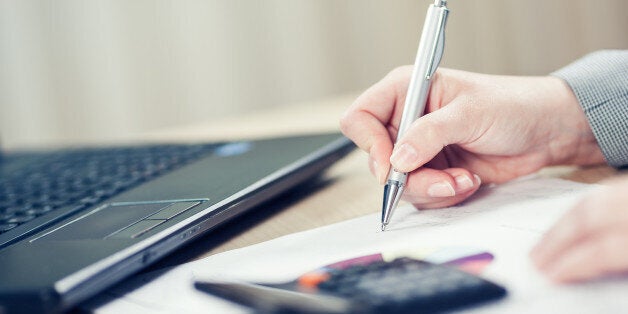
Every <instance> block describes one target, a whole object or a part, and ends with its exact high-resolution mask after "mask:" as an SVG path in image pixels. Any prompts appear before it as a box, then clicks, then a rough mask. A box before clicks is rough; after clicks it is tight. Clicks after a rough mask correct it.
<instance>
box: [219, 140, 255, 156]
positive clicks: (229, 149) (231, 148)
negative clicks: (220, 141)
mask: <svg viewBox="0 0 628 314" xmlns="http://www.w3.org/2000/svg"><path fill="white" fill-rule="evenodd" d="M252 147H253V144H252V143H251V142H234V143H228V144H225V145H222V146H220V147H218V148H217V149H216V151H215V154H216V156H220V157H229V156H235V155H241V154H244V153H246V152H248V151H249V150H251V148H252Z"/></svg>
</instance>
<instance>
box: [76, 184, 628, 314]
mask: <svg viewBox="0 0 628 314" xmlns="http://www.w3.org/2000/svg"><path fill="white" fill-rule="evenodd" d="M591 188H592V186H590V185H585V184H579V183H574V182H570V181H564V180H559V179H528V180H522V181H514V182H510V183H508V184H504V185H500V186H495V187H486V188H483V189H482V190H481V191H479V192H478V193H477V194H478V195H477V196H475V197H473V199H471V200H469V201H467V202H465V203H464V204H462V205H459V206H455V207H451V208H447V209H438V210H424V211H417V210H416V209H414V208H412V207H411V206H402V207H399V208H398V209H397V211H396V213H395V215H394V217H393V220H392V221H391V223H390V224H389V226H388V229H387V231H386V232H381V231H379V227H380V225H379V218H380V217H379V215H378V214H373V215H368V216H364V217H361V218H356V219H352V220H349V221H345V222H341V223H337V224H333V225H329V226H326V227H322V228H317V229H313V230H309V231H305V232H300V233H296V234H292V235H288V236H284V237H281V238H278V239H274V240H271V241H268V242H264V243H260V244H257V245H253V246H250V247H246V248H242V249H238V250H233V251H229V252H225V253H222V254H217V255H214V256H211V257H208V258H205V259H202V260H198V261H195V262H191V263H188V264H184V265H181V266H179V267H176V268H173V269H170V270H164V271H160V272H154V273H149V274H142V275H140V276H136V277H135V278H132V279H131V280H128V281H127V282H125V283H124V284H123V285H120V286H117V287H116V288H114V289H111V290H109V291H108V292H106V293H105V294H103V295H102V296H101V297H100V301H102V302H105V301H108V302H106V303H104V304H103V303H101V304H100V306H99V307H98V306H96V305H95V304H96V303H95V302H92V303H90V304H88V305H86V306H87V307H88V308H91V309H95V310H96V311H97V312H99V313H133V312H160V313H207V312H212V313H248V312H250V311H249V310H248V309H247V308H244V307H240V306H238V305H234V304H232V303H229V302H227V301H223V300H221V299H218V298H215V297H213V296H210V295H207V294H205V293H202V292H199V291H197V290H195V289H194V288H193V282H194V280H195V279H203V278H214V279H216V278H222V279H234V280H245V281H252V282H282V281H289V280H293V279H295V278H296V277H298V276H299V275H300V274H302V273H304V272H307V271H309V270H312V269H316V268H318V267H320V266H323V265H326V264H330V263H333V262H337V261H340V260H345V259H348V258H353V257H356V256H361V255H366V254H373V253H379V252H390V251H396V250H403V251H407V250H417V251H420V250H425V249H428V248H449V247H471V248H480V249H483V250H486V251H488V252H491V253H492V254H493V255H494V256H495V259H494V260H493V262H492V263H491V264H490V265H489V266H488V267H487V268H486V269H485V271H484V272H483V274H482V276H484V277H485V278H488V279H490V280H493V281H495V282H497V283H499V284H501V285H503V286H504V287H506V289H507V290H508V296H507V297H506V298H504V299H502V300H501V301H497V302H493V303H489V304H484V305H482V306H480V307H474V308H471V309H467V311H470V312H474V313H505V312H508V313H540V312H543V313H548V312H551V313H614V312H625V311H626V310H627V309H628V298H626V295H628V280H621V279H617V280H601V281H597V282H591V283H586V284H579V285H571V286H557V285H553V284H551V283H549V282H548V281H546V280H545V278H544V277H542V276H541V275H540V274H539V273H538V272H537V271H536V269H535V268H534V267H533V266H532V264H531V262H530V260H529V257H528V253H529V251H530V249H531V248H532V246H533V245H534V244H535V243H536V242H537V241H538V240H539V239H540V237H541V236H542V234H543V232H545V231H546V230H547V229H548V228H549V227H550V226H551V225H552V224H553V223H554V222H555V221H556V220H557V219H558V218H559V217H560V216H561V215H562V214H563V213H564V212H565V211H567V210H568V209H569V208H571V206H572V205H573V204H574V202H576V201H577V199H578V198H579V197H581V196H582V194H583V193H585V192H586V191H587V190H590V189H591ZM107 299H109V300H107Z"/></svg>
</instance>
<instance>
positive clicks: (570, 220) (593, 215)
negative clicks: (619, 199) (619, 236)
mask: <svg viewBox="0 0 628 314" xmlns="http://www.w3.org/2000/svg"><path fill="white" fill-rule="evenodd" d="M614 193H617V191H614V190H609V189H604V190H601V191H596V192H595V193H593V194H591V195H589V196H587V197H585V198H584V199H583V200H582V201H581V202H579V203H578V204H577V205H576V206H575V207H574V208H573V209H572V210H571V211H569V212H568V213H567V214H565V215H564V216H563V217H562V218H561V219H559V220H558V222H557V223H556V224H555V225H554V226H553V227H552V228H550V230H549V231H548V232H547V233H546V234H545V235H544V236H543V238H542V239H541V241H540V242H539V243H538V244H537V245H536V247H535V248H534V249H533V250H532V251H531V253H530V257H531V258H532V260H533V262H534V263H535V264H536V265H537V267H539V268H541V269H543V268H545V267H547V265H548V264H549V263H551V262H552V261H553V260H554V259H556V258H557V257H558V256H560V255H562V254H563V251H565V250H566V249H568V248H570V247H572V246H574V245H575V244H576V243H577V242H578V241H580V240H581V239H584V238H589V237H591V236H593V235H595V234H599V233H602V232H604V231H605V230H608V229H611V228H615V226H618V227H621V226H622V225H625V224H626V223H628V211H625V210H620V209H621V208H622V207H621V205H620V206H615V205H614V204H609V203H608V200H609V199H612V197H613V196H617V195H613V194H614Z"/></svg>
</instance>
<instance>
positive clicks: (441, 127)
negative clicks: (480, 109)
mask: <svg viewBox="0 0 628 314" xmlns="http://www.w3.org/2000/svg"><path fill="white" fill-rule="evenodd" d="M460 109H461V106H457V105H456V104H454V103H451V104H449V105H447V106H445V107H442V108H441V109H439V110H436V111H433V112H431V113H429V114H427V115H425V116H423V117H421V118H419V119H417V120H416V121H414V122H413V123H412V124H411V125H410V127H409V128H408V130H407V131H406V132H405V134H404V135H403V136H402V138H401V139H400V140H399V141H398V142H397V143H396V144H395V148H394V150H393V152H392V155H391V156H390V163H391V165H392V166H393V167H394V168H395V169H397V170H398V171H403V172H411V171H413V170H415V169H417V168H419V167H421V166H422V165H424V164H425V163H427V162H428V161H430V160H432V159H433V158H434V157H435V156H436V155H437V154H438V153H439V152H440V151H441V150H442V149H443V148H444V147H445V146H447V145H450V144H459V143H465V142H469V141H470V139H471V138H472V135H473V134H474V133H475V132H474V127H476V126H474V125H473V119H472V117H470V116H469V115H467V114H465V113H464V112H463V110H460Z"/></svg>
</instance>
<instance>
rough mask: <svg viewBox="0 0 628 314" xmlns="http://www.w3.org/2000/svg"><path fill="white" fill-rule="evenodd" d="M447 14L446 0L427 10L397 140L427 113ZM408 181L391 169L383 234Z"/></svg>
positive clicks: (402, 173)
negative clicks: (431, 84) (428, 95)
mask: <svg viewBox="0 0 628 314" xmlns="http://www.w3.org/2000/svg"><path fill="white" fill-rule="evenodd" d="M448 12H449V10H448V9H447V1H445V0H436V1H434V4H432V5H430V6H429V8H428V9H427V16H426V17H425V24H423V32H422V33H421V41H420V42H419V48H418V50H417V54H416V60H415V61H414V69H413V70H412V77H411V78H410V85H409V86H408V93H407V95H406V101H405V103H404V105H403V113H402V115H401V122H400V123H399V130H398V133H397V141H399V139H401V138H402V137H403V134H404V133H405V132H406V130H407V129H408V128H409V127H410V125H411V124H412V122H414V120H416V119H417V118H419V117H420V116H421V115H422V114H423V112H424V111H425V105H426V104H425V102H426V100H427V94H428V93H429V90H430V83H431V79H432V76H433V75H434V72H436V68H437V67H438V64H439V63H440V59H441V57H442V56H443V48H444V45H445V23H446V22H447V14H448ZM407 179H408V174H407V173H405V172H399V171H397V170H395V169H392V168H391V170H390V172H389V173H388V180H387V181H386V186H385V187H384V202H383V205H382V231H384V230H386V226H387V225H388V223H389V222H390V217H391V216H392V214H393V211H394V210H395V208H396V207H397V203H399V199H400V198H401V194H402V193H403V190H404V187H405V185H406V181H407Z"/></svg>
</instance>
